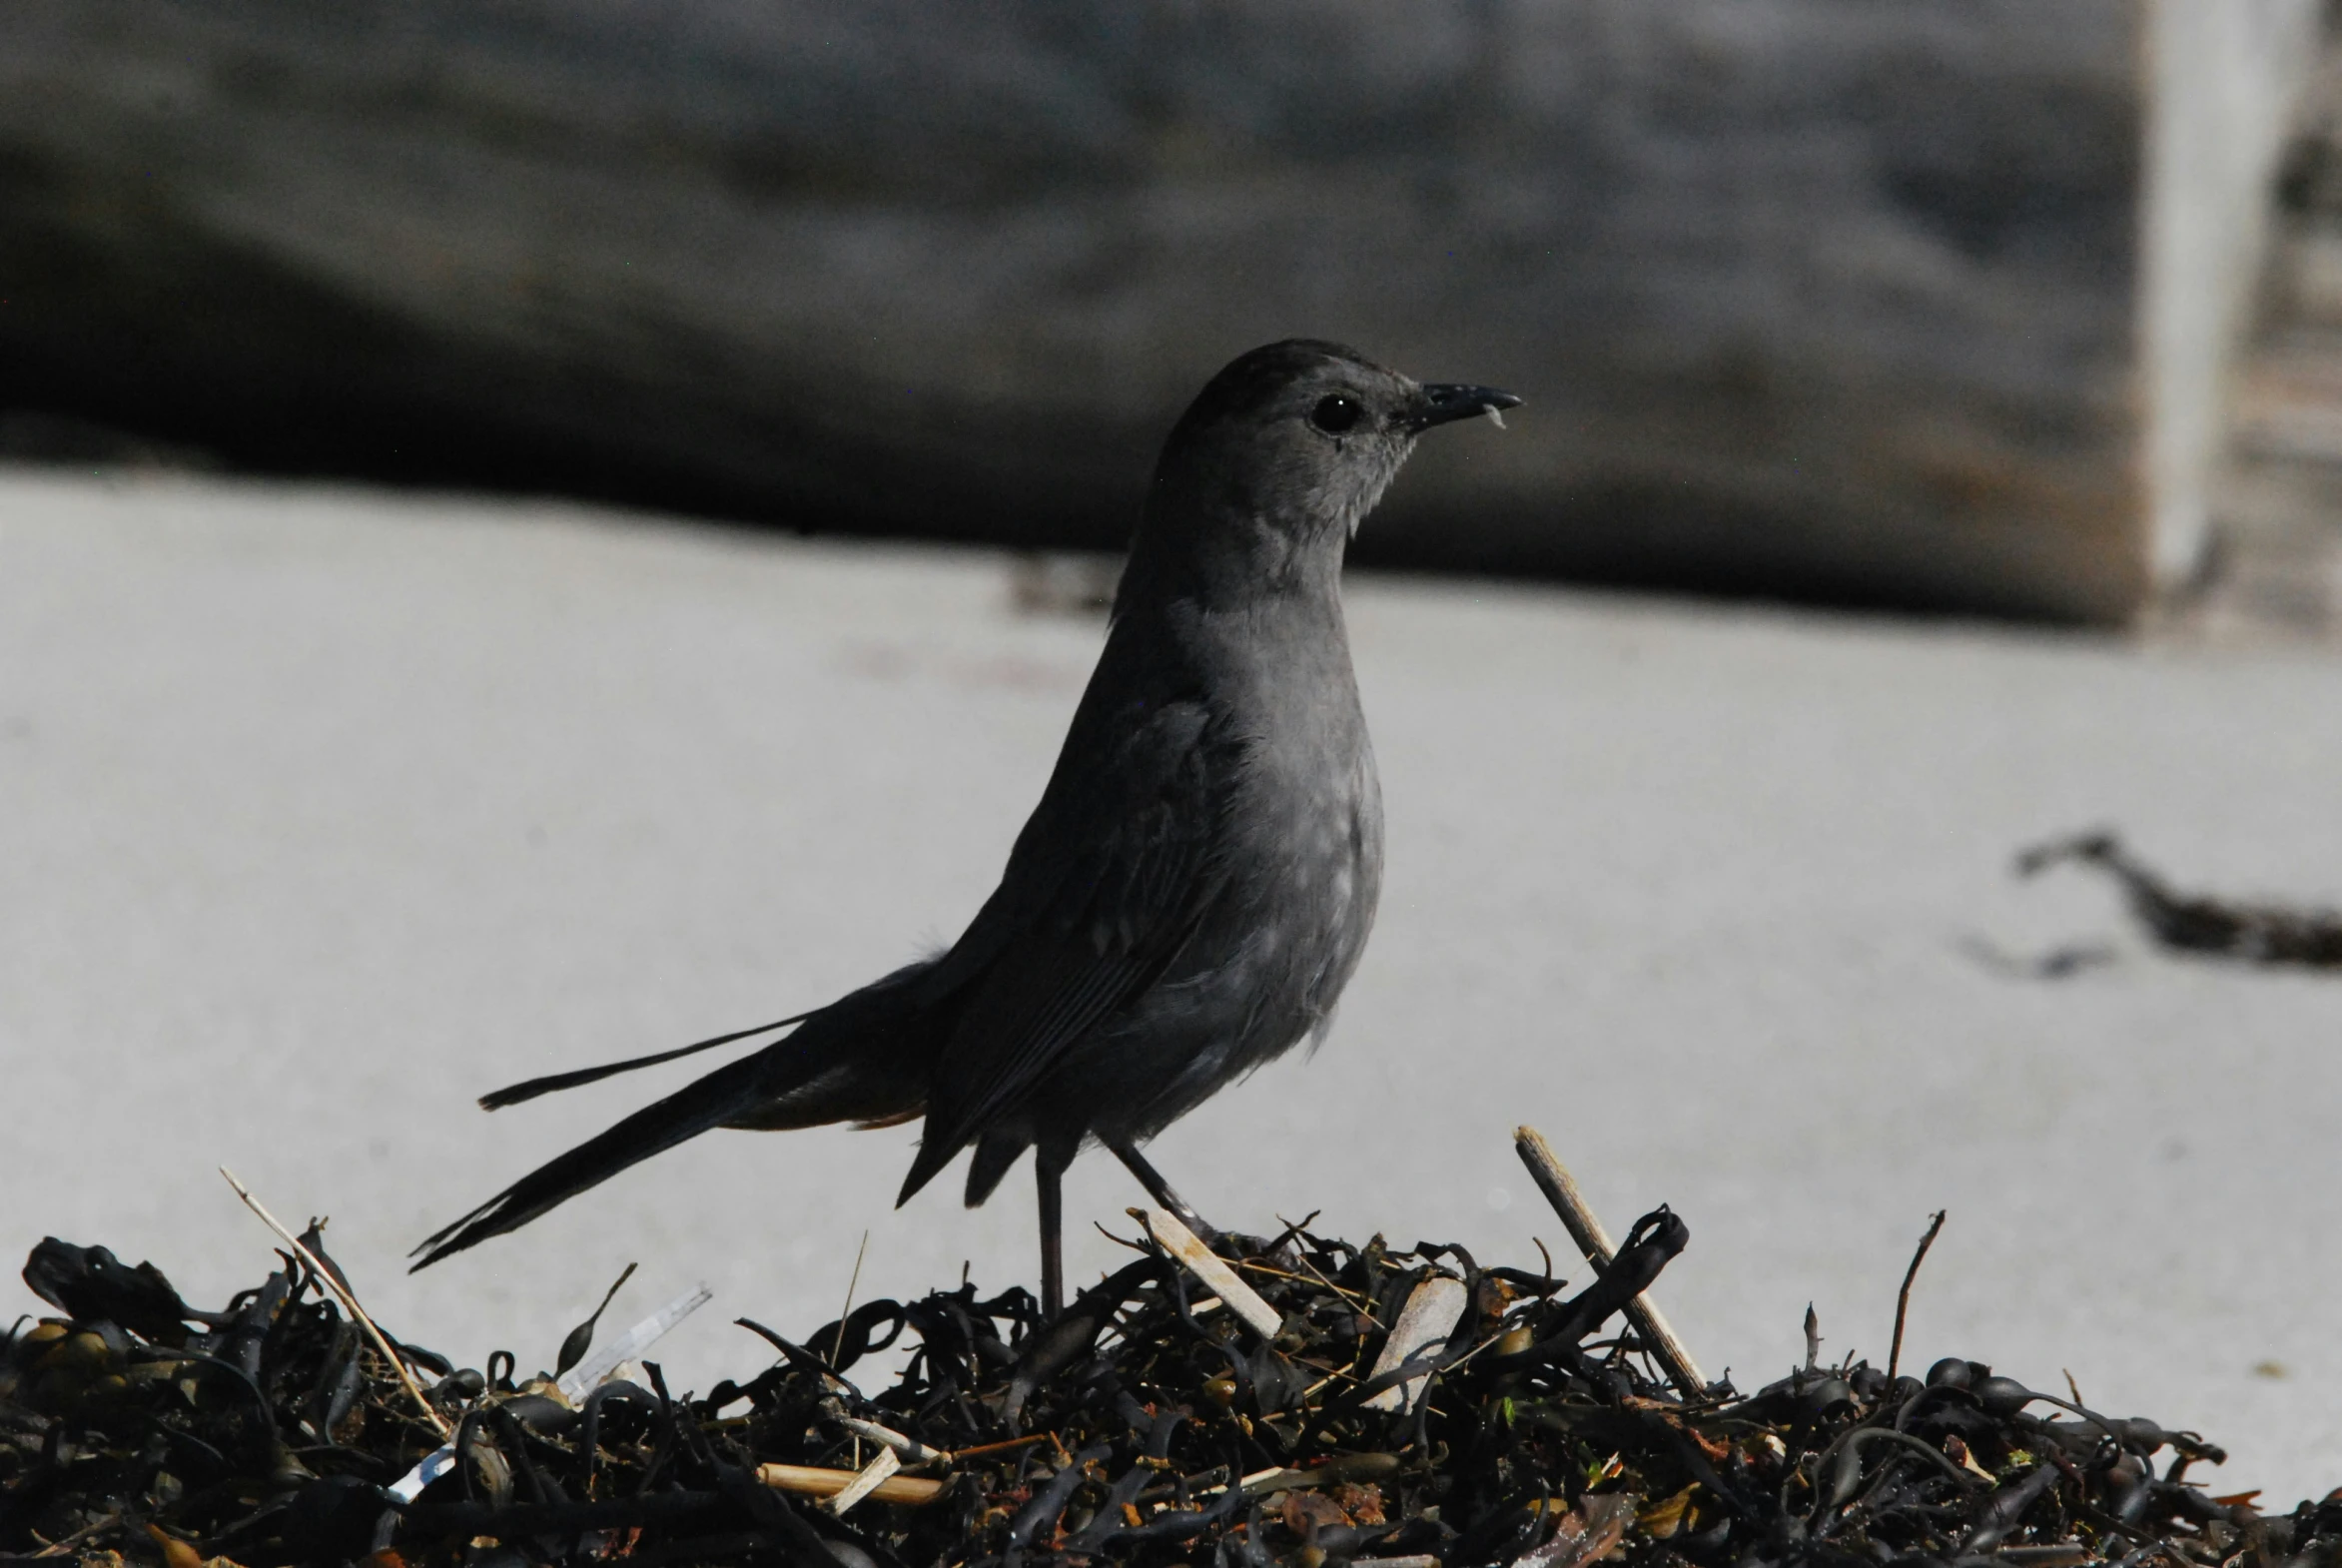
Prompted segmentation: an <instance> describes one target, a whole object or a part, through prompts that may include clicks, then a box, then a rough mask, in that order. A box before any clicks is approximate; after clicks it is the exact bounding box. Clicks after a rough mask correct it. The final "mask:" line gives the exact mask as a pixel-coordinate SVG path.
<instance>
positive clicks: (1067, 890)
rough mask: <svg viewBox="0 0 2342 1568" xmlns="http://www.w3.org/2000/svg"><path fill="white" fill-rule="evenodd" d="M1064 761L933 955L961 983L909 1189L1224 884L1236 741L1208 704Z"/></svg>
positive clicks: (1138, 982) (1133, 712) (1171, 710)
mask: <svg viewBox="0 0 2342 1568" xmlns="http://www.w3.org/2000/svg"><path fill="white" fill-rule="evenodd" d="M1102 717H1106V718H1107V722H1105V723H1102V724H1100V725H1099V726H1098V728H1097V730H1094V731H1092V733H1093V734H1100V733H1101V732H1103V736H1104V737H1111V741H1110V743H1109V744H1107V745H1104V746H1100V747H1097V748H1095V750H1094V751H1093V752H1092V758H1093V759H1094V760H1091V761H1090V762H1089V765H1086V766H1081V767H1070V766H1067V765H1065V764H1063V763H1061V765H1060V769H1059V774H1058V776H1057V777H1056V778H1053V779H1052V780H1051V783H1050V788H1049V791H1048V793H1047V794H1045V795H1044V796H1043V798H1042V802H1041V805H1040V806H1039V807H1038V808H1037V809H1036V810H1035V812H1034V814H1033V819H1032V820H1031V821H1030V822H1029V823H1027V824H1026V827H1025V831H1024V832H1023V833H1022V834H1021V835H1019V837H1018V840H1017V848H1016V850H1015V852H1014V853H1012V854H1011V856H1010V857H1009V867H1008V871H1007V873H1006V874H1005V875H1004V876H1003V878H1002V881H1001V887H1000V891H999V892H997V893H995V894H994V895H993V897H992V899H991V900H990V901H989V902H988V903H987V904H986V905H985V907H984V909H983V911H982V912H981V913H979V914H978V916H977V917H976V920H975V922H974V923H973V924H972V925H971V926H970V927H969V930H968V934H967V935H966V936H965V937H963V938H962V939H961V941H960V942H959V943H958V944H956V945H955V947H954V950H953V952H952V954H950V955H948V956H947V957H946V958H945V959H944V960H943V961H942V962H941V963H940V964H939V965H938V966H937V970H936V974H935V976H934V977H933V979H934V981H935V982H937V983H949V984H953V985H955V986H958V987H964V988H965V989H964V990H963V991H962V992H961V995H962V997H963V998H964V1001H963V1003H962V1007H961V1011H960V1013H959V1017H958V1021H957V1023H956V1024H955V1026H954V1028H953V1030H952V1032H951V1034H950V1036H949V1037H948V1038H947V1040H946V1041H945V1043H944V1046H943V1049H942V1051H941V1053H940V1055H939V1059H938V1063H937V1071H936V1081H935V1085H934V1088H933V1090H932V1091H931V1093H930V1096H929V1100H928V1118H927V1128H926V1131H925V1134H924V1135H923V1137H922V1138H921V1140H920V1147H919V1158H918V1160H917V1161H916V1162H915V1163H914V1164H913V1166H912V1168H911V1174H910V1176H909V1177H908V1178H907V1179H906V1180H905V1182H904V1185H903V1193H902V1195H903V1197H905V1198H908V1197H909V1196H910V1195H911V1194H912V1193H913V1192H916V1191H917V1190H919V1188H920V1187H921V1186H923V1185H925V1184H926V1183H927V1181H928V1180H929V1179H930V1178H931V1177H932V1176H934V1175H935V1174H936V1172H938V1171H940V1170H941V1169H942V1168H943V1167H944V1166H945V1165H946V1164H948V1163H949V1162H950V1161H951V1159H952V1157H953V1156H954V1155H955V1154H957V1153H958V1152H959V1151H960V1149H962V1148H963V1147H964V1146H965V1145H966V1144H967V1143H968V1141H969V1140H970V1139H972V1138H975V1137H977V1136H978V1135H980V1134H981V1133H983V1132H984V1130H985V1129H986V1128H987V1127H988V1126H989V1125H990V1124H991V1123H992V1122H993V1121H994V1120H995V1119H997V1118H998V1117H999V1116H1001V1115H1002V1113H1004V1112H1006V1111H1008V1110H1009V1109H1010V1108H1011V1107H1013V1106H1015V1105H1016V1104H1017V1103H1018V1102H1019V1101H1021V1100H1022V1099H1024V1097H1025V1096H1026V1095H1027V1094H1028V1093H1030V1092H1031V1091H1032V1089H1033V1088H1034V1086H1035V1085H1036V1084H1038V1083H1039V1082H1041V1080H1042V1079H1043V1078H1044V1077H1045V1076H1046V1075H1047V1074H1048V1072H1049V1069H1050V1067H1051V1065H1052V1064H1053V1063H1054V1062H1055V1061H1056V1060H1057V1059H1058V1057H1059V1056H1060V1055H1061V1054H1062V1053H1063V1052H1064V1051H1065V1050H1066V1049H1067V1048H1068V1047H1069V1046H1071V1045H1073V1044H1074V1043H1075V1042H1076V1041H1078V1040H1080V1039H1081V1038H1082V1037H1083V1036H1084V1035H1085V1034H1087V1033H1088V1032H1089V1031H1090V1030H1092V1029H1093V1028H1095V1027H1096V1026H1098V1025H1099V1024H1100V1023H1102V1022H1104V1021H1105V1020H1106V1019H1108V1018H1110V1017H1111V1016H1113V1014H1114V1013H1116V1012H1117V1011H1118V1010H1120V1009H1121V1008H1122V1007H1123V1006H1124V1005H1125V1004H1127V1003H1128V1002H1130V1001H1131V1000H1132V999H1133V998H1134V997H1136V996H1137V995H1139V994H1140V993H1141V992H1143V991H1145V990H1146V989H1147V987H1149V986H1150V985H1152V984H1154V982H1155V981H1156V979H1157V978H1158V977H1159V976H1161V975H1162V973H1163V971H1164V970H1165V968H1166V967H1168V966H1169V965H1170V964H1171V961H1172V960H1173V959H1174V958H1175V957H1176V956H1177V954H1178V951H1179V949H1180V947H1181V946H1182V945H1183V944H1184V943H1185V941H1186V940H1187V938H1188V936H1189V935H1190V934H1191V933H1192V932H1193V931H1194V929H1195V926H1196V923H1197V922H1198V921H1199V920H1200V919H1201V918H1202V916H1203V915H1204V913H1205V912H1206V911H1207V910H1209V909H1210V907H1211V905H1212V903H1213V901H1214V900H1215V899H1216V898H1217V896H1218V894H1219V891H1220V890H1221V889H1222V888H1223V887H1224V886H1225V884H1226V872H1225V867H1224V866H1223V865H1222V864H1221V863H1220V858H1219V856H1218V854H1217V852H1216V850H1217V845H1218V844H1219V842H1220V840H1221V837H1222V835H1221V832H1220V823H1221V820H1222V816H1223V810H1224V807H1225V805H1226V801H1227V795H1228V791H1229V784H1230V778H1231V775H1232V773H1233V770H1234V768H1235V766H1236V765H1237V761H1238V754H1239V752H1240V743H1239V742H1236V741H1234V740H1232V739H1231V738H1229V737H1225V736H1215V735H1214V734H1213V733H1212V725H1211V723H1210V718H1209V713H1208V711H1207V710H1206V708H1205V707H1204V706H1203V704H1201V703H1200V702H1193V701H1181V702H1170V703H1159V704H1147V705H1140V704H1133V705H1132V706H1131V707H1130V708H1129V709H1126V710H1125V711H1123V712H1121V713H1118V714H1114V715H1111V716H1102Z"/></svg>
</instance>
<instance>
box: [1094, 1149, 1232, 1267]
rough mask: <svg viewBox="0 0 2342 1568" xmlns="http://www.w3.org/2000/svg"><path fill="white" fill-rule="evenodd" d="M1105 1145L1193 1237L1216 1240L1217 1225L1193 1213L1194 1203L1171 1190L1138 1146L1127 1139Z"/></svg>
mask: <svg viewBox="0 0 2342 1568" xmlns="http://www.w3.org/2000/svg"><path fill="white" fill-rule="evenodd" d="M1106 1147H1107V1148H1108V1149H1109V1150H1110V1151H1112V1152H1113V1154H1114V1157H1115V1158H1116V1159H1117V1160H1120V1161H1121V1162H1122V1163H1123V1164H1124V1165H1125V1166H1128V1167H1129V1168H1130V1171H1131V1175H1133V1176H1137V1177H1138V1178H1139V1184H1140V1185H1141V1186H1143V1187H1145V1188H1147V1191H1148V1195H1149V1196H1151V1197H1153V1198H1154V1199H1155V1200H1156V1201H1157V1202H1159V1203H1161V1204H1162V1205H1163V1206H1164V1207H1166V1208H1168V1209H1170V1210H1171V1213H1172V1214H1173V1215H1175V1216H1176V1217H1177V1219H1178V1221H1179V1223H1180V1224H1183V1225H1185V1226H1186V1227H1187V1228H1188V1229H1190V1230H1192V1231H1194V1232H1195V1239H1197V1240H1198V1241H1201V1242H1202V1243H1203V1244H1204V1245H1205V1246H1209V1245H1211V1244H1212V1243H1213V1242H1214V1241H1217V1240H1218V1239H1219V1230H1218V1229H1217V1227H1215V1226H1214V1225H1212V1224H1211V1223H1210V1222H1209V1221H1207V1220H1206V1219H1205V1218H1204V1217H1203V1216H1202V1215H1201V1214H1199V1213H1197V1212H1195V1209H1194V1205H1192V1204H1191V1203H1189V1202H1188V1201H1187V1200H1186V1199H1185V1198H1183V1197H1181V1196H1179V1194H1178V1193H1176V1192H1174V1191H1172V1190H1171V1183H1170V1182H1169V1181H1166V1180H1165V1179H1164V1178H1163V1173H1162V1172H1160V1171H1158V1170H1156V1169H1155V1167H1153V1166H1151V1165H1149V1164H1148V1163H1147V1157H1146V1156H1145V1155H1142V1154H1141V1153H1139V1146H1138V1145H1136V1144H1134V1143H1132V1142H1131V1141H1130V1140H1129V1139H1127V1138H1110V1139H1108V1140H1106Z"/></svg>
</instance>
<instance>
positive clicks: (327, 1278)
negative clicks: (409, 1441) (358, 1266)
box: [220, 1166, 455, 1439]
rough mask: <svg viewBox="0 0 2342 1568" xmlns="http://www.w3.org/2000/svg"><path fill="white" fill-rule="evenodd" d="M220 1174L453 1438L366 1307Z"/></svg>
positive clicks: (435, 1425)
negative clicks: (345, 1313)
mask: <svg viewBox="0 0 2342 1568" xmlns="http://www.w3.org/2000/svg"><path fill="white" fill-rule="evenodd" d="M220 1175H222V1176H226V1177H227V1178H228V1184H229V1185H230V1186H232V1187H234V1188H235V1189H236V1195H237V1196H238V1197H241V1198H243V1199H244V1206H245V1207H247V1208H249V1209H251V1210H252V1211H253V1212H254V1213H256V1214H258V1215H260V1218H261V1223H262V1224H265V1225H267V1226H268V1227H269V1228H270V1229H271V1230H274V1231H276V1232H277V1235H278V1237H279V1238H280V1239H282V1240H283V1241H284V1243H285V1244H286V1245H287V1246H289V1247H291V1248H293V1255H294V1256H296V1257H298V1258H300V1259H301V1260H302V1262H303V1263H305V1264H307V1265H308V1267H309V1271H310V1272H311V1273H312V1274H313V1275H315V1276H316V1278H317V1281H318V1283H320V1284H322V1285H324V1286H325V1287H326V1288H327V1289H329V1290H331V1291H333V1292H334V1295H335V1297H336V1298H337V1299H338V1300H340V1301H341V1303H342V1308H343V1310H344V1311H346V1312H348V1313H349V1314H350V1315H351V1317H352V1318H354V1319H356V1321H357V1323H358V1325H359V1326H360V1327H361V1328H364V1329H365V1330H366V1331H367V1333H368V1334H369V1335H370V1336H371V1337H372V1338H373V1339H374V1342H375V1348H376V1349H378V1350H380V1351H382V1352H383V1359H385V1360H387V1361H389V1362H390V1365H391V1367H392V1368H394V1369H395V1370H396V1371H397V1373H398V1381H400V1382H401V1383H404V1384H405V1385H406V1391H407V1392H408V1393H409V1394H411V1395H413V1396H414V1404H415V1408H416V1409H418V1410H420V1411H421V1412H422V1414H423V1419H425V1420H427V1421H429V1422H430V1423H431V1429H432V1430H433V1431H435V1432H437V1433H438V1434H439V1436H440V1437H442V1438H446V1439H452V1438H453V1437H454V1435H455V1428H453V1427H452V1426H449V1425H448V1424H447V1418H446V1417H445V1416H443V1415H441V1414H439V1412H438V1411H437V1410H436V1409H434V1408H433V1407H432V1405H431V1402H430V1401H429V1400H428V1399H426V1398H424V1397H423V1393H422V1385H421V1384H420V1383H417V1382H416V1381H415V1380H414V1374H413V1373H412V1372H410V1371H408V1370H407V1368H406V1358H405V1357H404V1356H402V1355H400V1354H399V1353H398V1351H397V1349H396V1348H395V1347H394V1346H392V1345H391V1343H390V1337H389V1336H388V1335H387V1334H385V1333H384V1332H383V1331H382V1330H381V1329H380V1328H377V1327H376V1326H375V1320H374V1319H373V1318H371V1317H369V1316H368V1315H367V1312H366V1308H365V1307H363V1306H360V1305H359V1304H358V1297H357V1296H355V1295H353V1294H351V1292H350V1287H349V1286H348V1285H345V1284H344V1283H343V1282H342V1281H341V1280H339V1279H337V1278H336V1277H334V1271H333V1270H332V1269H330V1268H328V1267H327V1266H326V1265H325V1264H324V1263H322V1262H320V1261H318V1256H317V1254H316V1253H315V1252H312V1251H311V1250H310V1249H309V1248H308V1247H306V1246H304V1245H302V1244H301V1241H300V1239H299V1238H298V1237H297V1236H295V1235H294V1233H293V1232H292V1231H290V1230H288V1229H286V1228H285V1226H284V1224H283V1223H282V1222H280V1221H279V1220H278V1218H277V1216H276V1215H275V1214H272V1213H270V1212H269V1211H268V1209H266V1208H264V1207H263V1206H261V1200H260V1199H259V1198H257V1197H255V1196H253V1195H252V1189H251V1188H250V1187H247V1186H246V1185H245V1184H244V1183H243V1182H242V1181H239V1180H237V1179H236V1174H235V1173H234V1172H232V1171H230V1170H229V1169H228V1168H227V1167H226V1166H222V1167H221V1168H220Z"/></svg>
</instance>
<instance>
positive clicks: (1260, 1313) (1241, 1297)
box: [1130, 1208, 1284, 1339]
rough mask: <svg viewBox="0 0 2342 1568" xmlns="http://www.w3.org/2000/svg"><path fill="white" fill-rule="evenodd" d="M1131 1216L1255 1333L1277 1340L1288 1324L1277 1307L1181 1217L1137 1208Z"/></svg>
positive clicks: (1131, 1211)
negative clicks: (1282, 1329)
mask: <svg viewBox="0 0 2342 1568" xmlns="http://www.w3.org/2000/svg"><path fill="white" fill-rule="evenodd" d="M1130 1214H1131V1217H1132V1218H1133V1219H1136V1220H1138V1221H1139V1223H1141V1224H1143V1225H1145V1226H1146V1227H1147V1233H1148V1234H1149V1235H1151V1236H1153V1237H1155V1240H1156V1244H1157V1245H1159V1246H1161V1247H1162V1248H1163V1249H1164V1250H1165V1251H1167V1252H1169V1253H1171V1256H1172V1257H1174V1258H1176V1259H1178V1261H1179V1265H1180V1266H1181V1267H1183V1268H1185V1269H1186V1270H1187V1272H1188V1273H1191V1274H1193V1275H1194V1276H1195V1277H1196V1278H1198V1279H1200V1280H1202V1281H1203V1282H1204V1284H1206V1285H1208V1286H1210V1287H1211V1289H1212V1290H1213V1291H1214V1292H1216V1293H1217V1294H1218V1296H1219V1298H1220V1299H1221V1300H1222V1301H1224V1302H1226V1303H1227V1308H1228V1310H1229V1311H1231V1312H1233V1313H1235V1314H1236V1315H1237V1316H1238V1317H1240V1318H1242V1319H1243V1320H1244V1321H1245V1322H1246V1323H1248V1324H1250V1325H1251V1327H1252V1331H1253V1332H1255V1333H1257V1334H1259V1335H1260V1337H1261V1338H1263V1339H1273V1338H1275V1337H1276V1331H1277V1329H1278V1328H1279V1327H1281V1326H1282V1325H1283V1323H1284V1319H1283V1318H1282V1317H1281V1316H1279V1315H1278V1313H1277V1310H1276V1308H1275V1307H1273V1306H1270V1305H1269V1304H1268V1303H1267V1302H1266V1301H1263V1300H1261V1299H1260V1293H1259V1292H1258V1291H1256V1290H1254V1289H1253V1288H1252V1287H1251V1286H1250V1285H1248V1284H1246V1283H1244V1281H1243V1280H1241V1279H1239V1278H1237V1277H1236V1271H1235V1270H1234V1269H1232V1268H1230V1267H1228V1265H1227V1264H1225V1263H1223V1262H1221V1261H1220V1260H1219V1258H1218V1256H1217V1255H1216V1254H1215V1253H1214V1252H1213V1251H1212V1250H1211V1248H1209V1247H1207V1246H1205V1245H1204V1244H1203V1243H1202V1242H1201V1241H1199V1240H1197V1239H1196V1238H1195V1232H1194V1231H1192V1230H1190V1229H1188V1228H1187V1227H1186V1226H1185V1225H1183V1224H1181V1223H1179V1221H1178V1219H1177V1217H1176V1216H1175V1215H1173V1214H1171V1212H1169V1211H1168V1210H1166V1209H1161V1208H1134V1209H1132V1210H1130Z"/></svg>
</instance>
